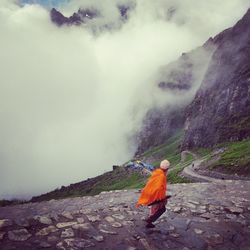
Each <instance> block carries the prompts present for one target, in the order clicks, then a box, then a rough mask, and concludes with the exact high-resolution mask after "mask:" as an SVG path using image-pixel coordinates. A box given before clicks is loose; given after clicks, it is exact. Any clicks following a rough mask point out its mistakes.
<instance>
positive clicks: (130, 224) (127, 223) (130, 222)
mask: <svg viewBox="0 0 250 250" xmlns="http://www.w3.org/2000/svg"><path fill="white" fill-rule="evenodd" d="M122 225H124V226H134V222H133V221H126V220H125V221H122Z"/></svg>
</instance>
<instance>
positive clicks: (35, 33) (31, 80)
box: [0, 0, 249, 198]
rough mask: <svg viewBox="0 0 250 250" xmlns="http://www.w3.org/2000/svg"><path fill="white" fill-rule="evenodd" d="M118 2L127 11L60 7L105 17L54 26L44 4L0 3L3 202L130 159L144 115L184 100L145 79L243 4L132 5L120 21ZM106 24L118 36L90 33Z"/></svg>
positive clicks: (236, 14)
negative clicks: (131, 140)
mask: <svg viewBox="0 0 250 250" xmlns="http://www.w3.org/2000/svg"><path fill="white" fill-rule="evenodd" d="M29 2H32V1H29ZM40 2H42V0H40ZM46 2H48V1H46ZM117 2H118V3H125V4H130V5H131V4H133V1H131V0H130V1H126V0H120V1H115V0H98V1H97V0H91V1H90V0H82V1H80V0H78V1H77V0H72V1H69V3H65V1H64V3H63V4H59V5H58V4H57V5H58V9H59V10H60V11H62V12H63V13H64V14H65V15H70V14H72V13H73V12H74V11H77V10H78V8H79V7H83V8H84V7H85V8H95V9H97V10H98V11H99V12H100V13H101V14H102V17H100V18H97V20H93V21H92V23H89V24H87V25H85V26H79V27H60V28H59V27H57V26H55V25H54V24H52V23H51V21H50V17H49V12H48V9H47V8H44V7H43V6H41V5H32V4H25V5H20V4H17V1H16V0H1V1H0V33H1V39H0V55H1V57H0V78H1V81H0V119H1V121H0V138H1V140H0V161H1V164H0V172H1V174H0V198H4V197H5V198H13V197H19V198H20V197H30V196H31V195H37V194H40V193H43V192H47V191H50V190H52V189H54V188H56V187H60V186H61V185H68V184H70V183H74V182H77V181H81V180H84V179H86V178H88V177H92V176H96V175H98V174H102V173H103V172H105V171H107V170H111V169H112V165H113V164H121V163H123V162H125V161H127V160H129V159H130V158H131V157H132V156H133V154H134V150H135V148H136V145H131V143H129V141H128V138H129V137H130V136H131V135H133V133H135V131H136V130H137V129H138V128H139V127H140V125H141V122H142V119H143V117H144V115H145V113H146V111H147V110H148V109H149V108H151V107H152V106H154V105H160V104H161V105H162V103H169V102H171V103H173V102H180V101H181V97H180V96H173V95H171V94H168V93H166V94H165V96H164V97H163V96H162V95H161V93H160V92H159V90H158V89H157V87H156V86H157V85H156V84H155V82H154V81H153V77H152V76H154V75H155V74H156V73H157V71H158V69H159V67H161V66H162V65H165V64H167V63H169V62H171V61H173V60H176V59H177V58H178V57H179V56H180V55H181V53H182V52H187V51H189V50H191V49H194V48H196V47H197V46H199V45H202V44H203V43H204V42H205V41H206V40H207V39H208V38H209V37H210V36H214V35H216V34H217V33H218V32H220V31H222V30H223V29H225V28H227V27H230V26H232V25H233V24H234V23H235V22H236V21H237V20H239V19H240V18H241V17H242V16H243V14H244V13H245V12H246V10H247V8H248V2H249V1H248V0H247V1H246V0H227V1H219V0H210V1H205V0H204V1H196V0H189V1H188V0H186V1H185V0H164V1H163V0H155V1H147V0H139V1H137V5H136V7H135V9H134V11H133V12H131V14H130V16H129V19H128V21H127V22H126V23H125V24H123V23H122V22H121V20H119V12H118V10H117V7H116V4H117ZM46 6H48V4H46ZM170 9H175V12H174V15H173V16H172V18H169V11H168V10H170ZM105 24H111V26H112V25H113V26H112V27H116V29H113V30H110V31H107V30H103V29H100V30H99V32H97V33H95V34H94V33H93V32H92V31H91V27H96V28H98V27H103V25H105Z"/></svg>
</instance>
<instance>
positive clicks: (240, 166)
mask: <svg viewBox="0 0 250 250" xmlns="http://www.w3.org/2000/svg"><path fill="white" fill-rule="evenodd" d="M218 147H221V148H225V151H224V152H223V153H222V154H221V155H220V159H219V160H218V161H216V162H215V163H213V164H212V165H210V166H209V169H210V170H217V171H222V172H225V173H228V174H235V173H237V174H239V175H248V176H250V140H249V139H247V140H244V141H241V142H230V143H224V144H220V145H218Z"/></svg>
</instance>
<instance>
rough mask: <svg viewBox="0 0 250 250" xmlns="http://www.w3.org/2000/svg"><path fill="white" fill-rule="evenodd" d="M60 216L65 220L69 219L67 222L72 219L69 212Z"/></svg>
mask: <svg viewBox="0 0 250 250" xmlns="http://www.w3.org/2000/svg"><path fill="white" fill-rule="evenodd" d="M62 216H63V217H64V218H66V219H69V220H73V219H74V218H73V216H72V214H71V213H70V212H63V213H62Z"/></svg>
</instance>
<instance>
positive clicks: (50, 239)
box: [47, 235, 59, 242]
mask: <svg viewBox="0 0 250 250" xmlns="http://www.w3.org/2000/svg"><path fill="white" fill-rule="evenodd" d="M58 240H59V238H58V237H57V236H54V235H52V236H48V238H47V241H48V242H56V241H58Z"/></svg>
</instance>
